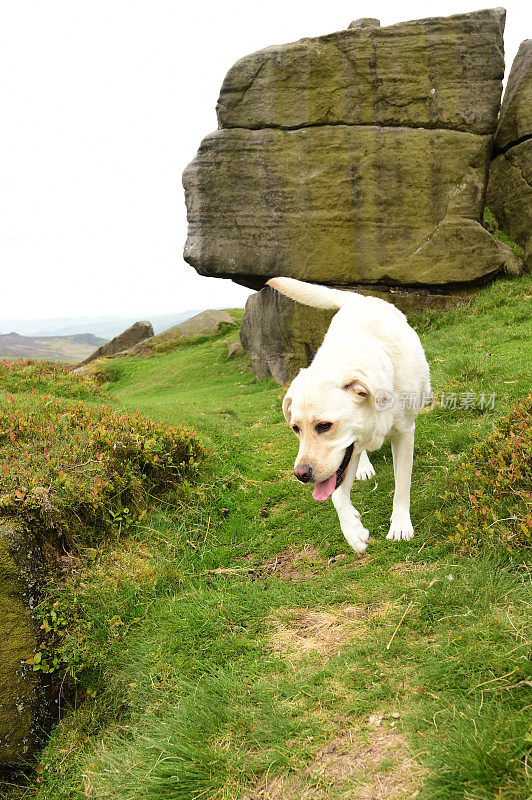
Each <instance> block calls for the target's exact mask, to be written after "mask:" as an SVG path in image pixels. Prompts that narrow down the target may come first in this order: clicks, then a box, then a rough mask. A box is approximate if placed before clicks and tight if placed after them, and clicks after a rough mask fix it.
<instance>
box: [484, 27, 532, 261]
mask: <svg viewBox="0 0 532 800" xmlns="http://www.w3.org/2000/svg"><path fill="white" fill-rule="evenodd" d="M495 145H496V151H495V154H496V155H495V158H494V159H493V161H492V163H491V169H490V179H489V184H488V194H487V205H488V206H489V208H490V210H491V211H492V212H493V213H494V214H495V216H496V218H497V221H498V222H499V224H500V226H501V228H502V229H503V230H505V231H506V232H507V233H508V234H509V235H510V236H511V237H512V239H515V241H516V242H517V243H518V244H520V245H521V247H523V249H524V251H525V266H526V267H527V269H528V270H529V271H531V270H532V224H531V220H532V39H527V40H526V41H524V42H522V44H521V46H520V48H519V51H518V53H517V56H516V57H515V60H514V63H513V65H512V69H511V71H510V75H509V78H508V84H507V86H506V92H505V94H504V100H503V103H502V108H501V114H500V119H499V124H498V127H497V133H496V136H495Z"/></svg>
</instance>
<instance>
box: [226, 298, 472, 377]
mask: <svg viewBox="0 0 532 800" xmlns="http://www.w3.org/2000/svg"><path fill="white" fill-rule="evenodd" d="M342 288H345V287H342ZM349 288H350V289H352V290H353V291H356V292H360V293H361V294H370V295H372V296H373V297H380V298H381V299H382V300H386V301H388V302H393V304H394V305H395V306H397V307H398V308H400V309H401V310H402V311H403V312H404V313H405V314H407V313H410V312H412V311H418V310H420V309H422V308H425V307H427V306H430V307H431V308H448V307H450V306H451V307H453V306H454V307H456V306H458V305H463V304H467V303H468V302H470V299H469V297H468V294H467V293H466V294H464V293H463V291H460V292H456V293H453V294H449V293H441V294H434V293H431V292H429V291H427V290H426V289H425V290H423V289H420V290H418V291H405V290H400V289H399V290H393V291H389V290H385V289H383V288H382V287H381V288H379V289H375V288H374V287H372V288H371V289H368V288H367V287H363V286H353V287H349ZM335 313H336V311H326V310H323V309H319V308H309V306H303V305H301V303H296V302H295V301H294V300H290V299H289V298H288V297H285V296H284V295H282V294H279V292H276V291H275V290H274V289H271V288H270V287H269V286H265V287H264V289H262V290H261V291H260V292H256V293H255V294H253V295H251V297H249V298H248V301H247V303H246V311H245V313H244V317H243V319H242V324H241V327H240V340H241V342H242V345H243V347H244V350H245V352H246V355H247V356H248V358H249V361H250V363H251V367H252V369H253V372H254V373H255V375H256V376H257V378H259V379H261V378H266V377H268V376H270V375H271V377H272V378H273V379H274V381H276V382H277V383H279V384H281V385H283V384H285V383H288V382H289V381H291V380H292V379H293V378H294V377H295V376H296V375H297V373H298V372H299V370H300V369H301V367H307V366H308V365H309V364H310V363H311V361H312V359H313V358H314V356H315V354H316V351H317V350H318V347H319V346H320V345H321V343H322V341H323V337H324V336H325V334H326V332H327V329H328V327H329V325H330V322H331V319H332V318H333V316H334V314H335Z"/></svg>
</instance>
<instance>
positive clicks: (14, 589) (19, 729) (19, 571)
mask: <svg viewBox="0 0 532 800" xmlns="http://www.w3.org/2000/svg"><path fill="white" fill-rule="evenodd" d="M41 564H42V555H41V554H40V551H39V548H38V546H37V544H36V542H35V541H34V540H33V538H32V537H31V535H30V534H28V533H26V532H23V531H21V530H20V529H19V528H18V527H17V526H16V525H15V524H13V523H11V522H9V521H5V520H4V521H0V642H1V647H0V770H1V769H2V767H13V766H17V765H20V764H22V763H24V762H25V761H26V760H27V759H28V758H29V756H30V755H31V753H32V751H33V750H34V749H35V748H36V746H37V744H38V742H39V737H40V735H41V731H42V727H43V724H44V721H45V719H46V717H47V716H48V714H49V711H50V709H49V707H48V706H47V703H46V699H45V696H44V690H43V685H42V683H41V681H40V679H39V674H38V673H36V672H33V671H31V667H28V666H27V665H26V663H25V662H26V660H27V659H28V658H31V657H32V656H33V655H34V654H35V653H36V652H37V650H38V648H39V641H38V636H37V625H36V624H35V622H34V620H33V619H32V609H33V608H34V606H35V605H36V604H37V602H38V599H39V598H38V591H39V583H40V580H39V578H40V574H39V573H40V568H41V567H40V565H41Z"/></svg>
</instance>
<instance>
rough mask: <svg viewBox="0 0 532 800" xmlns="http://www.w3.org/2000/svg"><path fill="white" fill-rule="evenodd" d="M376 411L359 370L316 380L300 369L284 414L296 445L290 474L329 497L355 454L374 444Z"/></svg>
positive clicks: (321, 497)
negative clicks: (297, 447) (296, 448)
mask: <svg viewBox="0 0 532 800" xmlns="http://www.w3.org/2000/svg"><path fill="white" fill-rule="evenodd" d="M375 411H376V407H375V397H374V388H373V387H372V385H371V381H370V380H369V379H368V377H367V376H366V375H365V374H364V373H362V372H361V371H356V372H353V373H352V374H349V373H348V374H345V375H343V376H342V377H337V378H331V377H327V378H322V379H319V380H317V379H316V375H315V374H309V371H308V370H301V372H300V373H299V375H298V376H297V378H295V380H294V381H293V383H292V384H291V386H290V388H289V389H288V392H287V393H286V396H285V398H284V401H283V413H284V416H285V419H286V421H287V422H288V424H289V425H290V427H291V428H292V430H293V431H294V433H295V434H296V436H297V437H298V439H299V443H300V444H299V452H298V454H297V458H296V462H295V466H294V474H295V476H296V478H297V479H298V480H300V481H301V482H302V483H315V484H316V488H315V490H314V495H313V496H314V497H315V499H317V500H327V498H328V497H329V496H330V495H331V494H332V492H333V491H334V489H335V488H337V487H338V486H339V485H340V484H341V482H342V480H343V479H344V475H345V471H346V469H347V467H348V465H349V462H350V460H351V457H352V455H353V452H355V453H360V452H361V451H362V450H365V449H366V448H369V447H370V446H371V445H372V444H373V440H374V436H375ZM379 446H380V445H379ZM371 449H373V448H371Z"/></svg>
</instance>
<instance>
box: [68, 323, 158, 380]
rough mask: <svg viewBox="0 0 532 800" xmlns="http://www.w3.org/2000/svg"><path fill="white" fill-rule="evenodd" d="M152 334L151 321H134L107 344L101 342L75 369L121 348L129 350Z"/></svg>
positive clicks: (118, 351) (121, 349)
mask: <svg viewBox="0 0 532 800" xmlns="http://www.w3.org/2000/svg"><path fill="white" fill-rule="evenodd" d="M151 336H153V326H152V324H151V322H135V323H134V324H133V325H131V326H130V327H129V328H128V329H127V330H125V331H123V332H122V333H119V334H118V336H115V338H114V339H111V341H110V342H107V344H103V345H102V346H101V347H99V348H98V349H97V350H95V351H94V353H92V354H91V355H90V356H89V357H88V358H86V359H85V361H82V362H81V363H80V364H78V365H77V369H80V368H81V367H84V366H85V365H86V364H90V362H91V361H96V359H97V358H109V356H112V355H115V354H116V353H120V352H122V351H123V350H129V349H130V348H131V347H133V346H134V345H136V344H138V343H139V342H142V341H143V340H144V339H149V338H150V337H151Z"/></svg>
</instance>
